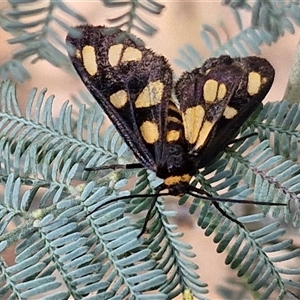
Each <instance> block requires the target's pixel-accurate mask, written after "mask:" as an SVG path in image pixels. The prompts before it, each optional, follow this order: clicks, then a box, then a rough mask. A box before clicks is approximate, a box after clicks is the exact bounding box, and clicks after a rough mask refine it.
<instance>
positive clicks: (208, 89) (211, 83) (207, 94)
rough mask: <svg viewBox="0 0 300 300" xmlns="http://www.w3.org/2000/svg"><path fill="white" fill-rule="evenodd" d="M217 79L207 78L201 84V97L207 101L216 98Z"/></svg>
mask: <svg viewBox="0 0 300 300" xmlns="http://www.w3.org/2000/svg"><path fill="white" fill-rule="evenodd" d="M218 85H219V83H218V81H216V80H214V79H209V80H207V81H206V82H205V83H204V86H203V98H204V100H205V102H207V103H213V102H214V101H215V100H216V98H217V93H218Z"/></svg>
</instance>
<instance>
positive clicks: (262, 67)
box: [67, 25, 282, 234]
mask: <svg viewBox="0 0 300 300" xmlns="http://www.w3.org/2000/svg"><path fill="white" fill-rule="evenodd" d="M77 30H79V31H80V32H81V36H80V37H72V36H71V35H68V36H67V43H68V44H71V45H72V46H73V48H74V50H75V51H74V53H72V54H70V59H71V61H72V63H73V65H74V67H75V69H76V71H77V72H78V74H79V76H80V77H81V79H82V81H83V82H84V84H85V85H86V87H87V89H88V90H89V91H90V93H91V94H92V95H93V96H94V98H95V100H96V101H97V102H98V104H99V105H100V106H101V107H102V108H103V110H104V111H105V113H106V114H107V115H108V117H109V118H110V120H111V121H112V123H113V124H114V125H115V127H116V129H117V130H118V132H119V133H120V135H121V136H122V138H123V139H124V141H125V142H126V143H127V145H128V146H129V148H130V149H131V150H132V152H133V153H134V155H135V157H136V158H137V160H138V161H139V163H135V164H131V165H126V168H138V167H144V168H147V169H150V170H152V171H153V172H155V173H156V175H157V176H158V177H159V178H162V179H163V183H162V184H161V185H159V186H158V187H157V188H156V191H155V193H154V194H153V201H152V205H151V208H150V210H149V211H148V214H147V216H146V222H145V224H144V227H143V229H142V232H141V234H142V233H143V232H144V231H145V229H146V224H147V220H148V219H149V217H150V211H151V209H152V208H153V206H154V205H155V202H156V200H157V198H158V196H159V195H166V194H168V195H174V196H179V195H184V194H188V195H192V196H199V195H201V197H204V198H206V199H211V200H213V204H214V205H215V206H216V207H217V208H218V209H219V210H220V211H221V213H222V214H224V213H225V211H223V210H222V209H221V208H220V207H219V205H218V203H217V200H218V199H217V198H215V197H211V195H209V194H208V193H207V192H205V191H204V190H203V189H199V188H197V187H194V186H192V185H190V181H191V179H192V177H193V176H195V175H196V174H197V173H198V172H199V169H200V168H204V167H206V166H208V165H209V164H210V163H211V162H212V161H213V160H214V159H215V158H216V157H217V156H218V155H219V154H220V153H221V152H222V151H223V150H224V149H225V148H226V147H227V146H228V145H229V144H230V142H231V141H232V140H233V139H234V138H235V136H236V133H237V132H238V130H239V129H240V127H241V126H242V125H243V123H244V122H245V121H246V120H247V119H248V118H249V116H250V115H251V114H252V113H253V112H254V111H255V110H256V109H257V107H258V106H259V105H260V104H261V102H262V101H263V99H264V98H265V96H266V94H267V93H268V91H269V90H270V88H271V86H272V83H273V79H274V69H273V67H272V66H271V64H270V63H269V62H268V61H267V60H266V59H263V58H259V57H255V56H250V57H244V58H231V57H230V56H228V55H223V56H220V57H218V58H210V59H208V60H207V61H205V62H204V64H203V65H202V67H200V68H197V69H195V70H193V71H191V72H185V73H183V74H182V76H181V77H180V78H179V79H178V81H177V82H176V83H174V80H173V71H172V69H171V67H170V65H169V63H168V61H167V59H166V58H165V57H164V56H161V55H158V54H156V53H154V52H153V51H152V50H150V49H147V48H146V47H145V46H143V45H142V43H140V41H139V40H138V39H137V38H134V39H132V38H129V37H128V36H126V33H125V32H123V31H121V30H120V29H117V28H115V29H112V28H105V27H103V26H96V27H94V26H90V25H83V26H79V27H77ZM173 92H174V93H175V95H176V98H177V100H178V103H179V106H178V107H177V105H176V104H175V102H174V101H173V98H172V97H173V94H174V93H173ZM163 190H167V191H168V192H167V193H163V192H162V191H163ZM133 196H134V195H133ZM133 196H132V195H131V196H130V197H133ZM140 196H141V195H139V197H140ZM144 196H145V197H146V196H149V195H144ZM227 200H228V201H230V200H229V199H227ZM232 202H235V200H232ZM244 203H255V202H253V201H247V200H245V201H244ZM261 204H264V205H282V204H279V203H266V202H263V203H261ZM225 215H227V214H226V213H225ZM227 216H228V215H227ZM229 218H231V217H229Z"/></svg>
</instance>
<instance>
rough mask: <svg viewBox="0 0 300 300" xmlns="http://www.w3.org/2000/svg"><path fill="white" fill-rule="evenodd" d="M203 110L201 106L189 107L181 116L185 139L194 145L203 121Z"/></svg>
mask: <svg viewBox="0 0 300 300" xmlns="http://www.w3.org/2000/svg"><path fill="white" fill-rule="evenodd" d="M204 115H205V110H204V108H203V107H202V106H201V105H197V106H193V107H189V108H188V109H187V110H186V111H185V112H184V113H183V114H182V119H183V127H184V136H185V139H186V140H187V141H188V142H189V143H190V144H194V143H195V142H196V141H197V138H198V136H199V131H200V128H201V126H202V123H203V120H204Z"/></svg>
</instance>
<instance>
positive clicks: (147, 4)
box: [103, 0, 164, 35]
mask: <svg viewBox="0 0 300 300" xmlns="http://www.w3.org/2000/svg"><path fill="white" fill-rule="evenodd" d="M103 3H104V4H105V5H106V6H107V7H112V8H114V7H117V8H118V10H120V8H123V11H122V9H121V11H122V13H121V15H120V16H118V17H115V18H113V19H108V21H109V22H110V23H112V25H113V26H116V27H122V28H124V29H125V30H126V31H127V32H131V31H132V30H136V31H138V32H139V33H142V34H145V35H153V34H154V33H155V32H156V31H157V29H156V28H155V27H154V26H153V25H151V24H150V23H149V22H148V21H146V20H145V17H144V16H143V13H148V14H154V15H159V14H160V13H161V12H162V10H163V8H164V5H162V4H160V3H159V2H157V1H153V0H146V1H136V0H129V1H119V0H104V1H103Z"/></svg>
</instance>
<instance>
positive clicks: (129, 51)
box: [121, 47, 142, 62]
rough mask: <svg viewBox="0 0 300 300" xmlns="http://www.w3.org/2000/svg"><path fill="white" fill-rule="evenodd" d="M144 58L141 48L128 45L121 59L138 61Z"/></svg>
mask: <svg viewBox="0 0 300 300" xmlns="http://www.w3.org/2000/svg"><path fill="white" fill-rule="evenodd" d="M141 59H142V52H141V51H140V50H139V49H136V48H133V47H128V48H126V49H125V51H124V54H123V56H122V59H121V61H122V62H126V61H138V60H141Z"/></svg>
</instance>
